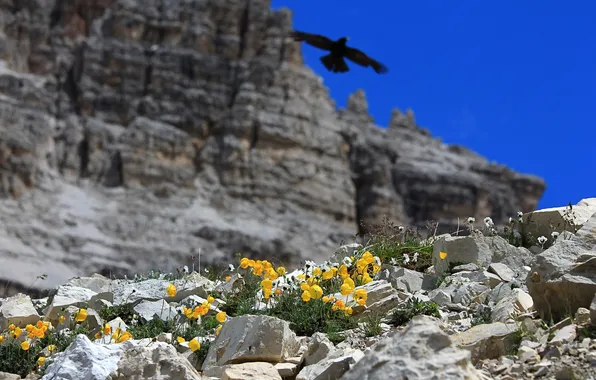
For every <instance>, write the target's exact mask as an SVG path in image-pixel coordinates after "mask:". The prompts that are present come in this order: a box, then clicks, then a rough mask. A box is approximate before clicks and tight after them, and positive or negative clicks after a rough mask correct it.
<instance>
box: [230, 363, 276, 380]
mask: <svg viewBox="0 0 596 380" xmlns="http://www.w3.org/2000/svg"><path fill="white" fill-rule="evenodd" d="M281 379H282V377H281V376H280V374H279V372H278V371H277V369H276V368H275V366H274V365H273V364H271V363H267V362H259V361H255V362H250V363H242V364H231V365H229V366H226V369H224V370H223V374H222V376H221V380H281Z"/></svg>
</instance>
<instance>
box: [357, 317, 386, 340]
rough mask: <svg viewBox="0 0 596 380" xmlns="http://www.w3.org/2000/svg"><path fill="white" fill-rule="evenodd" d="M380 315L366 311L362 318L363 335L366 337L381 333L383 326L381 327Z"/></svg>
mask: <svg viewBox="0 0 596 380" xmlns="http://www.w3.org/2000/svg"><path fill="white" fill-rule="evenodd" d="M381 320H382V317H381V315H380V314H378V313H368V314H367V315H366V317H364V319H363V321H362V322H363V327H362V329H363V330H364V335H365V336H367V337H371V336H377V335H381V333H382V332H383V328H382V327H381Z"/></svg>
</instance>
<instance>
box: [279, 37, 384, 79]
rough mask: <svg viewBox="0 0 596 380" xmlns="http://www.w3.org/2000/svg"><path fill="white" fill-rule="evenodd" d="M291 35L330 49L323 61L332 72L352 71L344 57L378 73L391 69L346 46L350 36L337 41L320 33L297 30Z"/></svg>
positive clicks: (317, 46)
mask: <svg viewBox="0 0 596 380" xmlns="http://www.w3.org/2000/svg"><path fill="white" fill-rule="evenodd" d="M290 36H291V37H293V38H294V41H300V42H302V41H304V42H306V43H307V44H309V45H311V46H314V47H316V48H319V49H323V50H328V51H330V53H329V54H327V55H324V56H322V57H321V62H323V65H325V67H326V68H327V70H329V71H331V72H334V73H345V72H348V71H350V68H349V67H348V65H347V64H346V61H345V60H344V57H345V58H347V59H349V60H350V61H352V62H354V63H357V64H359V65H361V66H364V67H369V66H370V67H372V68H373V69H374V70H375V72H376V73H377V74H385V73H386V72H388V71H389V69H388V68H387V67H386V66H385V65H383V64H382V63H380V62H378V61H375V60H374V59H372V58H371V57H369V56H368V55H366V54H364V53H363V52H361V51H360V50H358V49H354V48H351V47H348V46H346V42H348V37H342V38H340V39H338V40H337V41H333V40H331V39H330V38H327V37H325V36H322V35H320V34H312V33H305V32H299V31H296V30H295V31H293V32H291V33H290Z"/></svg>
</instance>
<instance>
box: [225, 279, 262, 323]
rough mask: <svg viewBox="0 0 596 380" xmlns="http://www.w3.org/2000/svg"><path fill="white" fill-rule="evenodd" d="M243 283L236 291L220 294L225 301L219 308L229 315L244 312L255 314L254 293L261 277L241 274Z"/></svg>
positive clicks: (257, 288)
mask: <svg viewBox="0 0 596 380" xmlns="http://www.w3.org/2000/svg"><path fill="white" fill-rule="evenodd" d="M243 281H244V285H243V286H241V287H240V289H239V291H238V292H235V293H231V294H225V295H221V298H222V299H223V300H224V301H225V304H224V305H221V306H220V310H222V311H225V312H226V314H228V315H229V316H231V317H235V316H238V315H244V314H255V312H256V310H255V303H256V298H255V295H256V293H257V292H258V291H259V289H260V283H261V278H260V277H258V276H254V275H252V274H251V273H247V274H246V275H245V276H243Z"/></svg>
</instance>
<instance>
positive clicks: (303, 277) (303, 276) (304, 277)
mask: <svg viewBox="0 0 596 380" xmlns="http://www.w3.org/2000/svg"><path fill="white" fill-rule="evenodd" d="M296 278H299V279H300V280H305V279H306V275H305V274H304V273H300V274H299V275H298V276H296Z"/></svg>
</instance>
